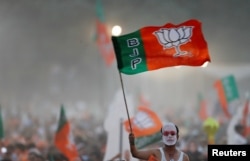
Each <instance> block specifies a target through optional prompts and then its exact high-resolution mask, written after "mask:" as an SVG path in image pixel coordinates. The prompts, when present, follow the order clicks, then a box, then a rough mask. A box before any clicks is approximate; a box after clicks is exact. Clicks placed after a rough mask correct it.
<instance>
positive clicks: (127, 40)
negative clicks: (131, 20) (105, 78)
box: [112, 31, 148, 74]
mask: <svg viewBox="0 0 250 161" xmlns="http://www.w3.org/2000/svg"><path fill="white" fill-rule="evenodd" d="M112 41H113V45H114V49H115V54H116V59H117V65H118V69H119V71H120V72H122V73H125V74H137V73H141V72H144V71H147V70H148V69H147V62H146V56H145V51H144V46H143V41H142V39H141V34H140V31H136V32H133V33H130V34H127V35H123V36H119V37H116V36H112Z"/></svg>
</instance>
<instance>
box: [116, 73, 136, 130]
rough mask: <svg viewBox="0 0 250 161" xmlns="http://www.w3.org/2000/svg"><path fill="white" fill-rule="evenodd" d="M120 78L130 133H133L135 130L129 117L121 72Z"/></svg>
mask: <svg viewBox="0 0 250 161" xmlns="http://www.w3.org/2000/svg"><path fill="white" fill-rule="evenodd" d="M119 76H120V81H121V86H122V93H123V99H124V103H125V107H126V111H127V116H128V122H129V127H130V133H132V132H133V130H132V125H131V121H130V117H129V112H128V105H127V100H126V96H125V92H124V86H123V80H122V75H121V72H119Z"/></svg>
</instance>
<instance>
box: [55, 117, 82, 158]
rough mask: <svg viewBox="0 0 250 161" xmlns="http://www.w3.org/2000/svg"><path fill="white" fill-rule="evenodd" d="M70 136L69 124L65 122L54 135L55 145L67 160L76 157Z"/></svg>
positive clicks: (76, 153) (75, 150)
mask: <svg viewBox="0 0 250 161" xmlns="http://www.w3.org/2000/svg"><path fill="white" fill-rule="evenodd" d="M71 139H72V138H71V136H70V125H69V123H68V122H67V123H66V124H65V125H64V126H63V128H62V129H60V131H59V132H57V133H56V136H55V146H56V147H57V148H58V149H59V150H60V152H61V153H62V154H64V155H65V156H66V157H67V158H68V159H69V161H74V160H75V158H77V157H78V152H77V149H76V146H75V144H74V143H72V140H71Z"/></svg>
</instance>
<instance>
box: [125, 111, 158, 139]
mask: <svg viewBox="0 0 250 161" xmlns="http://www.w3.org/2000/svg"><path fill="white" fill-rule="evenodd" d="M145 121H147V122H145ZM130 122H131V125H132V130H133V133H134V135H135V137H142V136H147V135H152V134H154V133H156V132H158V131H160V129H161V127H162V123H161V120H160V118H159V117H158V116H157V114H156V113H155V112H154V111H152V110H151V109H150V108H148V107H143V106H141V107H139V108H138V112H137V114H136V115H135V116H134V117H133V118H131V119H130ZM149 122H150V124H149ZM124 126H125V129H126V130H127V131H128V132H130V126H129V120H126V121H124Z"/></svg>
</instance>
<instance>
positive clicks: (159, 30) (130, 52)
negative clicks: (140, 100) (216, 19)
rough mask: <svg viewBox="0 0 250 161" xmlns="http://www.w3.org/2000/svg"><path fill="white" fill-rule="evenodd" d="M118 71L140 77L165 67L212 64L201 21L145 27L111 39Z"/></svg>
mask: <svg viewBox="0 0 250 161" xmlns="http://www.w3.org/2000/svg"><path fill="white" fill-rule="evenodd" d="M112 42H113V46H114V49H115V55H116V59H117V65H118V70H119V71H120V72H122V73H124V74H137V73H141V72H145V71H151V70H156V69H160V68H164V67H171V66H178V65H187V66H201V65H203V64H204V63H205V62H207V61H208V62H210V56H209V53H208V46H207V42H206V41H205V38H204V36H203V34H202V29H201V22H199V21H198V20H195V19H191V20H188V21H186V22H183V23H181V24H178V25H174V24H172V23H167V24H165V25H163V26H146V27H143V28H141V29H139V30H137V31H135V32H133V33H129V34H127V35H122V36H112Z"/></svg>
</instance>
